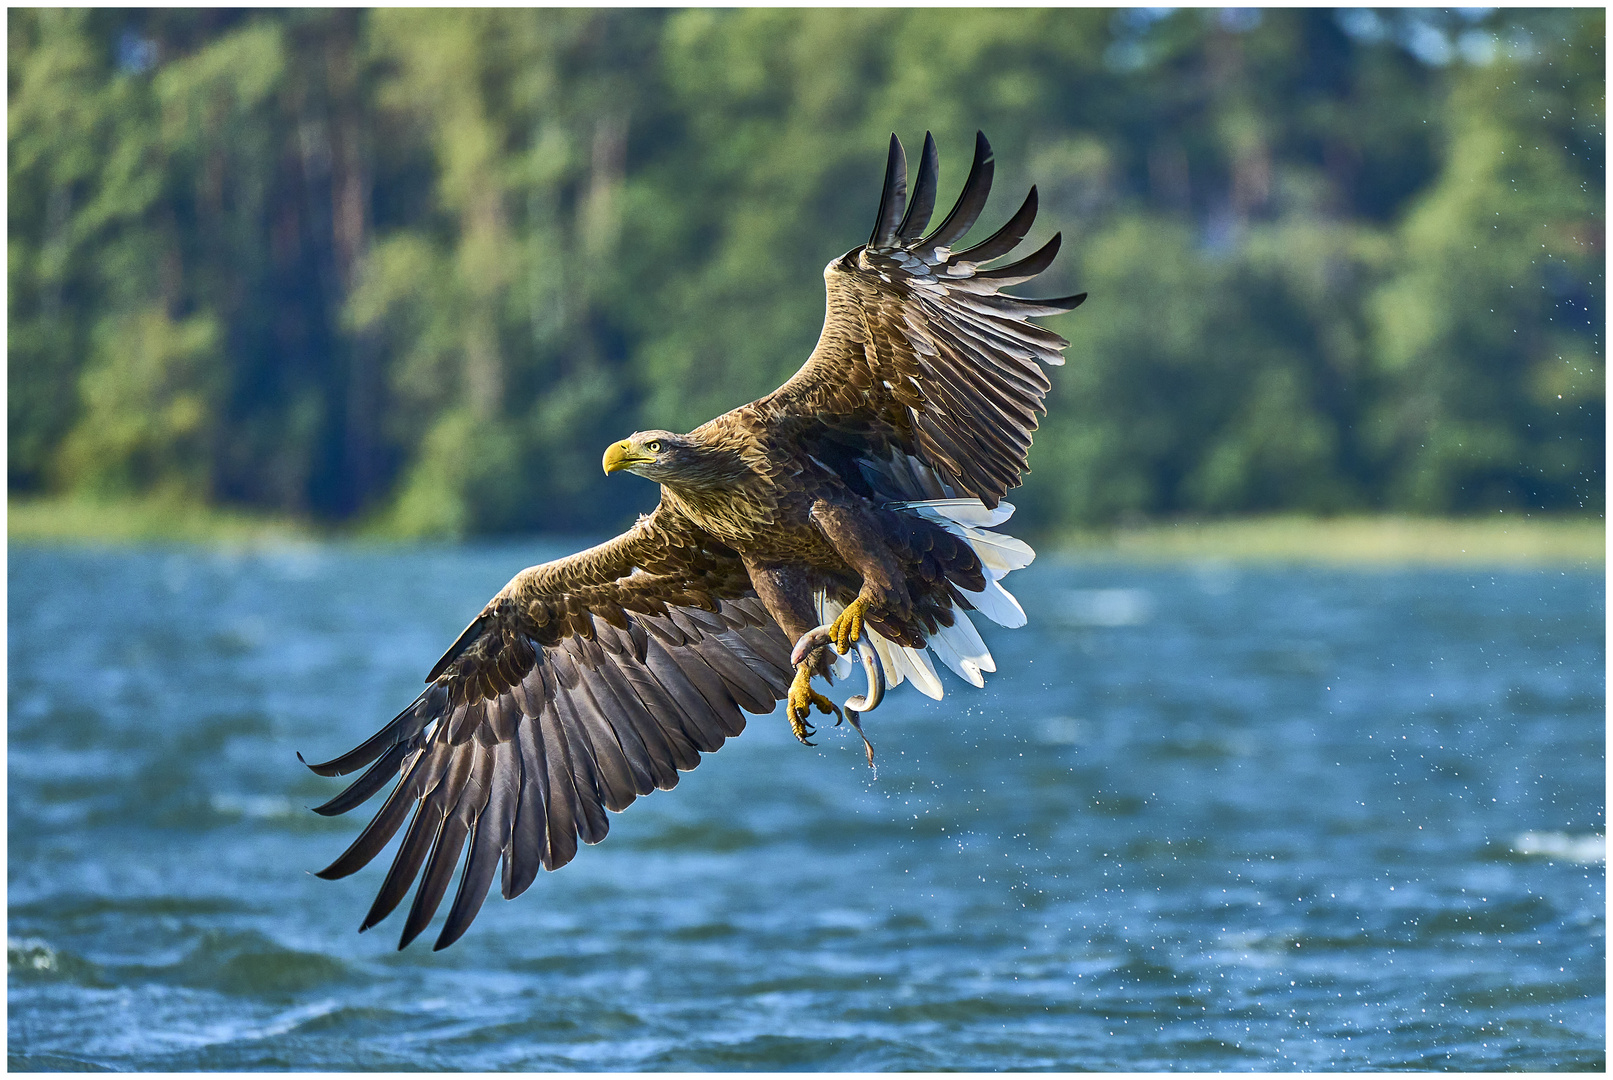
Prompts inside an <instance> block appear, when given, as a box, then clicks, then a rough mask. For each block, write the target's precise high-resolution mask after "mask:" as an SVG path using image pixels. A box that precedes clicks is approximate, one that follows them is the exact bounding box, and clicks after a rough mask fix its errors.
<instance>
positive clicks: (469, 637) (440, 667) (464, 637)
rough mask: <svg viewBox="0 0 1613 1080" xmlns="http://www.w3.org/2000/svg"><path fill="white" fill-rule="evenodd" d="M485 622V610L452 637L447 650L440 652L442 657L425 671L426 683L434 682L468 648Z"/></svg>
mask: <svg viewBox="0 0 1613 1080" xmlns="http://www.w3.org/2000/svg"><path fill="white" fill-rule="evenodd" d="M486 622H487V612H485V611H484V612H482V613H481V614H479V615H477V616H476V617H475V618H474V619H472V620H471V621H470V624H469V625H468V626H466V627H465V629H463V630H461V631H460V632H459V636H458V637H457V638H455V639H454V643H453V644H452V645H450V646H448V651H447V652H445V653H443V654H442V658H441V659H439V660H438V661H437V662H436V663H435V664H433V665H432V668H431V671H430V672H428V673H427V675H426V681H427V682H428V683H429V682H436V681H437V676H439V675H441V674H442V673H443V672H444V671H446V670H447V669H448V665H449V664H452V663H453V662H454V661H455V660H458V659H459V654H460V653H462V652H464V651H465V650H466V649H468V648H469V647H470V644H471V642H473V641H475V640H476V638H477V637H478V636H479V635H480V634H481V632H482V627H483V626H484V625H485V624H486Z"/></svg>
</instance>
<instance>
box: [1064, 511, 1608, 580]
mask: <svg viewBox="0 0 1613 1080" xmlns="http://www.w3.org/2000/svg"><path fill="white" fill-rule="evenodd" d="M1050 547H1052V548H1053V549H1054V550H1056V551H1058V552H1059V554H1060V555H1063V556H1067V557H1073V558H1078V559H1079V558H1117V559H1130V560H1140V561H1161V562H1168V561H1179V560H1184V559H1226V560H1231V561H1239V562H1300V563H1320V564H1329V565H1343V566H1397V565H1431V566H1583V567H1598V568H1599V567H1601V566H1602V565H1603V563H1604V562H1605V559H1606V553H1607V531H1606V525H1605V523H1604V521H1603V520H1602V519H1601V518H1600V517H1596V518H1570V517H1553V516H1547V515H1535V516H1525V515H1523V514H1517V515H1514V514H1512V513H1510V512H1509V513H1506V514H1494V515H1491V516H1488V517H1483V518H1416V517H1401V516H1382V517H1346V518H1308V517H1299V516H1281V517H1260V518H1241V519H1234V520H1225V521H1208V522H1176V523H1171V522H1158V523H1150V524H1145V525H1139V526H1135V527H1127V528H1120V529H1115V530H1112V531H1106V532H1096V531H1094V532H1067V533H1061V534H1055V537H1054V543H1053V544H1051V545H1050Z"/></svg>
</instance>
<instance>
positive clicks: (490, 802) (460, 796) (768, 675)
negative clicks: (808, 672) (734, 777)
mask: <svg viewBox="0 0 1613 1080" xmlns="http://www.w3.org/2000/svg"><path fill="white" fill-rule="evenodd" d="M789 654H790V642H789V641H788V639H786V637H785V636H784V633H783V631H781V630H780V629H779V628H778V626H777V625H776V624H775V623H774V622H773V620H772V618H771V617H770V616H769V615H768V614H767V611H766V609H764V608H763V607H762V604H761V601H759V600H758V599H757V598H756V595H755V593H754V592H753V591H751V587H750V579H749V577H748V575H747V574H746V573H745V570H744V568H743V566H742V565H741V564H740V561H739V557H738V556H737V555H736V554H735V553H734V552H733V551H731V550H729V549H728V548H726V547H723V546H722V545H721V544H718V543H716V542H715V541H713V540H711V539H710V538H709V537H706V536H705V535H704V534H703V533H701V532H699V531H698V530H697V529H696V528H695V527H694V526H692V525H690V524H689V523H687V522H686V521H684V520H683V519H681V518H678V517H676V516H675V515H673V514H671V513H669V512H668V511H666V510H665V509H657V511H656V512H655V513H654V514H652V515H649V516H647V517H645V518H641V519H640V520H639V523H638V524H637V525H636V526H634V528H632V529H631V530H629V531H628V532H626V533H623V534H622V535H621V536H619V537H617V538H616V539H614V540H611V541H609V542H607V543H605V544H601V545H600V546H599V547H596V548H592V549H590V550H588V551H584V552H581V553H579V554H577V555H573V556H570V557H569V558H565V559H560V560H557V561H555V562H551V563H546V564H544V565H542V566H535V567H531V568H530V569H527V570H523V571H521V573H519V574H517V575H516V576H515V578H514V579H513V580H512V581H511V582H510V583H509V584H508V585H506V586H505V587H504V588H503V589H502V590H501V591H500V592H499V594H498V595H497V596H495V597H494V598H493V599H492V600H491V601H489V603H488V605H487V607H486V608H484V609H483V610H482V613H481V614H480V615H478V616H477V617H476V618H475V620H473V621H472V622H471V624H470V625H469V626H468V627H466V628H465V632H464V633H463V634H461V635H460V636H459V640H458V641H456V642H455V643H454V645H453V646H452V647H451V648H450V649H449V650H448V652H447V653H446V654H444V656H443V658H442V659H441V660H439V661H438V662H437V665H436V666H435V667H434V668H433V669H432V671H431V674H430V675H429V676H428V679H429V680H431V685H430V686H428V687H427V688H426V690H425V692H424V693H422V694H421V695H420V696H419V697H418V698H416V699H415V700H414V702H413V703H411V704H410V705H409V707H408V708H406V709H404V710H403V711H402V712H401V713H399V714H398V715H397V717H396V718H395V719H393V720H392V722H391V723H389V724H387V725H386V726H385V727H384V728H382V729H381V730H380V731H378V732H376V734H375V735H373V736H371V737H370V738H369V739H368V740H366V741H365V742H364V743H363V744H362V745H360V746H358V747H356V748H354V749H353V750H351V751H349V752H348V753H346V754H343V755H341V756H340V757H337V758H334V759H332V760H331V761H327V762H324V763H322V764H319V765H312V766H310V768H312V769H313V770H314V771H315V772H317V773H319V774H320V775H322V776H338V775H342V774H344V773H350V772H354V771H356V770H358V769H362V768H365V767H366V766H368V768H367V770H366V771H365V772H364V774H363V775H362V776H360V777H359V778H358V779H357V780H356V781H354V783H353V784H352V785H351V786H350V787H348V788H347V790H345V791H343V792H342V793H341V794H340V795H337V796H336V797H335V798H334V799H332V800H331V801H330V802H328V803H326V804H325V805H323V806H320V807H317V808H316V811H317V812H318V813H321V814H327V815H329V814H341V813H345V812H346V811H348V810H351V809H352V808H353V807H355V806H358V805H359V804H360V803H362V802H364V801H365V800H366V799H368V798H370V796H372V795H374V794H375V793H376V792H378V791H379V790H381V788H382V787H384V786H386V784H387V783H388V782H389V781H391V780H392V779H394V778H397V784H396V786H395V787H393V789H392V793H391V794H390V795H389V796H388V797H387V799H386V801H385V802H384V803H383V804H382V806H381V809H380V811H379V812H378V813H377V814H376V815H375V817H374V818H373V819H372V820H371V821H370V823H369V825H367V826H366V827H365V828H364V831H363V832H362V833H360V834H359V836H358V839H356V840H355V841H354V842H353V844H352V846H351V847H349V848H348V849H347V851H345V852H343V854H342V855H341V856H340V857H339V858H338V859H337V860H336V861H335V862H333V863H331V864H330V866H328V867H326V868H325V869H324V870H321V871H320V872H319V876H320V877H323V878H339V877H345V876H346V875H348V874H351V873H353V872H354V871H356V870H358V869H359V868H361V867H363V866H364V865H365V864H367V863H368V862H369V861H370V860H371V859H373V858H374V857H375V856H376V854H377V853H379V852H380V850H381V849H382V848H383V847H385V846H386V844H387V843H388V841H390V840H391V839H392V837H393V836H394V835H395V834H396V833H397V831H398V830H399V829H400V828H402V826H403V823H404V820H405V819H406V818H408V817H409V812H410V810H411V809H412V810H413V811H414V816H413V819H412V820H411V821H410V822H409V827H408V829H407V831H406V832H405V833H404V836H403V842H402V844H401V845H400V846H399V848H398V852H397V855H396V856H395V858H394V859H393V861H392V867H391V869H390V870H388V871H387V875H386V878H385V880H384V881H383V882H382V883H381V890H380V893H379V895H377V896H376V898H375V903H374V905H373V906H372V907H371V908H370V911H369V914H368V915H366V916H365V918H364V924H363V926H362V927H360V929H361V930H367V929H369V928H370V927H371V926H374V925H375V924H376V923H378V922H380V921H381V920H382V919H384V918H386V916H387V915H388V914H390V913H391V911H392V910H393V908H395V907H396V906H397V905H398V903H399V901H401V900H402V899H403V895H404V894H405V893H406V892H408V890H409V886H410V885H411V884H412V883H413V882H414V879H415V877H416V876H417V875H419V874H420V871H421V868H422V867H424V869H425V873H424V876H422V877H421V879H420V887H419V888H418V889H417V890H416V892H415V897H414V903H413V905H412V906H411V907H410V909H409V916H408V920H407V922H406V923H405V925H404V928H403V936H402V939H401V940H400V941H399V943H398V948H400V949H401V948H403V947H404V946H406V945H408V944H409V942H411V941H413V940H414V938H415V937H416V936H418V935H419V934H420V932H421V931H422V930H424V929H425V927H426V924H427V923H429V922H430V921H431V917H432V915H433V914H434V913H435V912H436V910H437V908H438V906H439V905H440V904H441V902H442V899H443V895H444V893H445V891H446V890H447V887H448V882H449V879H450V878H451V877H452V876H453V873H454V869H455V867H456V866H457V865H458V864H459V862H460V855H461V853H462V852H463V851H465V850H466V849H467V848H468V850H469V854H468V855H466V856H465V859H464V870H463V872H462V873H461V874H460V879H459V888H458V891H457V893H456V894H455V896H454V902H453V905H452V906H451V907H450V909H449V912H448V917H447V920H446V922H445V923H444V925H443V928H442V932H441V935H440V936H439V937H438V938H437V943H436V946H435V947H436V948H438V949H442V948H445V947H447V946H448V945H451V944H453V942H454V941H456V940H458V938H459V936H460V935H461V934H463V933H464V932H465V929H466V928H467V927H468V926H469V925H470V923H471V920H472V919H474V918H475V917H476V913H477V911H478V910H479V909H480V908H481V905H482V900H483V899H484V898H485V897H486V895H487V891H488V889H489V887H490V886H491V884H492V881H493V875H494V872H495V871H496V870H497V869H498V866H499V863H500V860H502V862H503V882H502V888H503V893H504V896H505V897H506V898H509V897H513V896H517V895H519V894H520V893H522V892H524V891H525V890H526V888H527V887H528V886H529V885H531V884H532V882H533V880H534V879H535V878H536V877H537V874H538V869H539V867H540V866H541V867H543V868H545V869H549V870H553V869H555V868H557V867H560V866H563V865H565V864H566V863H568V862H570V861H571V859H572V857H573V856H574V855H576V853H577V838H578V837H579V836H580V837H581V838H582V839H583V841H584V842H585V843H590V844H596V843H598V842H599V841H601V840H603V839H604V838H605V834H606V832H607V831H608V830H609V828H610V824H609V819H608V818H607V817H606V816H605V811H606V810H622V809H624V808H625V807H626V806H627V805H628V804H629V803H631V802H632V801H633V800H634V799H635V798H636V797H637V796H639V795H646V794H648V793H649V792H650V791H652V790H654V789H655V788H670V787H672V786H674V785H675V784H677V782H678V771H679V770H685V771H686V770H689V769H692V768H694V767H695V766H696V765H698V764H699V763H700V754H701V753H711V752H712V751H715V750H716V749H718V748H719V747H720V746H722V744H723V742H724V740H725V739H727V738H728V737H729V736H732V735H737V734H739V733H740V731H742V730H743V729H744V727H745V717H744V715H743V714H742V713H741V711H740V710H741V709H745V710H748V711H750V712H753V713H765V712H768V711H770V710H772V708H773V707H774V705H775V703H776V702H777V701H778V700H779V699H781V698H782V697H784V695H785V692H786V690H787V688H788V686H789V680H790V675H791V673H792V672H791V668H790V663H789Z"/></svg>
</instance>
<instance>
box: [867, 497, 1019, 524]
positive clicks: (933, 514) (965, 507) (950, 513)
mask: <svg viewBox="0 0 1613 1080" xmlns="http://www.w3.org/2000/svg"><path fill="white" fill-rule="evenodd" d="M896 506H897V508H898V509H902V510H915V511H917V512H918V513H919V514H920V515H922V516H923V517H927V518H929V519H930V520H931V521H934V522H937V523H943V522H948V521H955V522H957V523H958V524H960V525H975V526H978V527H980V528H983V529H989V528H991V527H992V526H993V525H1001V524H1002V523H1003V522H1005V521H1007V520H1008V519H1009V518H1011V517H1013V516H1014V504H1013V503H1010V502H999V503H998V504H997V506H996V508H995V509H987V507H986V504H985V503H983V502H981V501H980V500H979V499H925V500H923V501H921V502H905V503H897V504H896Z"/></svg>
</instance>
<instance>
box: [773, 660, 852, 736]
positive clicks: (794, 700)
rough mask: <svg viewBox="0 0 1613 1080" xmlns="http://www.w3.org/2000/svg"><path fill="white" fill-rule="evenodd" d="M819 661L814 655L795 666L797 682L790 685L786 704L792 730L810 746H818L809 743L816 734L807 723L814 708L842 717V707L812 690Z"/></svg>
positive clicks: (786, 712)
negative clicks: (808, 740)
mask: <svg viewBox="0 0 1613 1080" xmlns="http://www.w3.org/2000/svg"><path fill="white" fill-rule="evenodd" d="M817 660H818V657H817V655H816V654H814V655H813V656H810V657H808V658H807V661H806V662H805V663H800V664H797V665H796V666H795V681H794V682H792V683H790V696H789V698H788V699H787V701H786V703H785V714H786V715H787V716H789V718H790V730H791V731H793V732H794V733H795V737H796V738H797V739H800V740H801V741H802V742H803V743H806V745H808V746H815V745H816V744H815V743H811V742H807V737H808V736H810V735H813V734H816V730H815V729H814V728H813V727H812V725H811V724H809V723H807V717H808V716H810V715H811V713H812V708H813V706H816V707H817V709H818V711H819V712H822V713H834V714H835V716H837V717H838V716H839V715H840V706H838V705H836V704H835V703H834V702H832V701H830V700H829V699H828V698H826V697H824V696H823V695H822V694H820V693H818V692H817V691H816V690H814V689H812V672H813V670H814V669H815V668H816V667H817Z"/></svg>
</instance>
